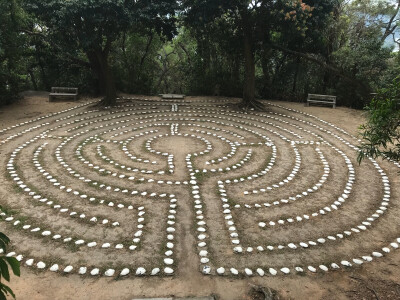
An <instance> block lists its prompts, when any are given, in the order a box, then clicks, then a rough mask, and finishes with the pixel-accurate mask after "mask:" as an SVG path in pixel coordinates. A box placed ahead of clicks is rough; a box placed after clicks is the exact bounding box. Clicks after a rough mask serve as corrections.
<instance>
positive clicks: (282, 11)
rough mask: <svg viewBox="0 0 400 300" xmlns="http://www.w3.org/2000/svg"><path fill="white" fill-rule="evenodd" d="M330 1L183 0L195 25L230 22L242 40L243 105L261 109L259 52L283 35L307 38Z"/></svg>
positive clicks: (188, 22) (327, 10)
mask: <svg viewBox="0 0 400 300" xmlns="http://www.w3.org/2000/svg"><path fill="white" fill-rule="evenodd" d="M321 2H324V3H323V4H321ZM331 2H333V1H311V0H310V1H306V0H304V1H302V0H278V1H276V0H222V1H221V0H185V1H183V3H184V13H185V16H186V21H187V24H189V25H190V26H193V27H201V26H204V25H205V24H209V23H211V22H214V24H221V26H223V27H226V24H229V26H230V28H231V33H232V35H234V36H236V37H237V38H238V39H239V40H240V41H241V48H242V51H243V52H242V53H243V57H244V70H245V79H244V85H243V103H242V104H243V106H245V107H254V108H262V106H261V104H260V103H259V102H258V101H256V99H255V55H256V52H257V51H259V50H260V49H263V48H265V47H266V45H271V44H273V43H274V41H275V40H279V39H280V36H281V35H285V34H290V35H291V36H292V37H294V36H297V37H300V38H301V37H303V38H304V37H306V35H307V31H308V30H309V27H310V26H313V24H317V23H320V22H315V20H313V19H323V18H324V17H326V16H327V13H329V7H330V6H331ZM327 8H328V9H327ZM215 22H216V23H215ZM229 38H232V36H230V37H229Z"/></svg>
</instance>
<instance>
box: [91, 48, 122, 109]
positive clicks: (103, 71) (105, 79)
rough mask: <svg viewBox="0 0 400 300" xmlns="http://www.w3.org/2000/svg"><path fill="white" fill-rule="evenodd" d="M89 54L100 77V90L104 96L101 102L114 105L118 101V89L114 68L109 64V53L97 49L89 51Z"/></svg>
mask: <svg viewBox="0 0 400 300" xmlns="http://www.w3.org/2000/svg"><path fill="white" fill-rule="evenodd" d="M87 56H88V59H89V61H90V63H91V65H92V70H93V72H95V73H96V75H97V77H98V80H99V92H100V94H101V95H102V96H104V98H103V99H102V101H101V103H100V104H101V105H104V106H114V105H115V104H116V102H117V90H116V87H115V81H114V76H113V73H112V70H111V68H110V65H109V64H108V55H107V54H105V53H104V52H103V51H101V50H96V51H94V52H90V53H87Z"/></svg>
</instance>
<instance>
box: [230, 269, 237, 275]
mask: <svg viewBox="0 0 400 300" xmlns="http://www.w3.org/2000/svg"><path fill="white" fill-rule="evenodd" d="M230 271H231V273H232V274H233V275H238V274H239V271H238V270H236V269H235V268H230Z"/></svg>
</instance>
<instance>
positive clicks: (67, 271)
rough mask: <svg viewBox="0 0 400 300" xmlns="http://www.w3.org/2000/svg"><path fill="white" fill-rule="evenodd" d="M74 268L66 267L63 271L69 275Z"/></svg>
mask: <svg viewBox="0 0 400 300" xmlns="http://www.w3.org/2000/svg"><path fill="white" fill-rule="evenodd" d="M73 268H74V267H73V266H66V267H65V269H64V272H65V273H70V272H71V271H72V269H73Z"/></svg>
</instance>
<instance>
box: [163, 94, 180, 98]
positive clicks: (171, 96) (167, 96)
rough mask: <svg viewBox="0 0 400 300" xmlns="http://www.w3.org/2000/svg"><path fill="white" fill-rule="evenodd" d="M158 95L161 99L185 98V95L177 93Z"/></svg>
mask: <svg viewBox="0 0 400 300" xmlns="http://www.w3.org/2000/svg"><path fill="white" fill-rule="evenodd" d="M159 96H160V97H161V98H162V99H185V95H178V94H160V95H159Z"/></svg>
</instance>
